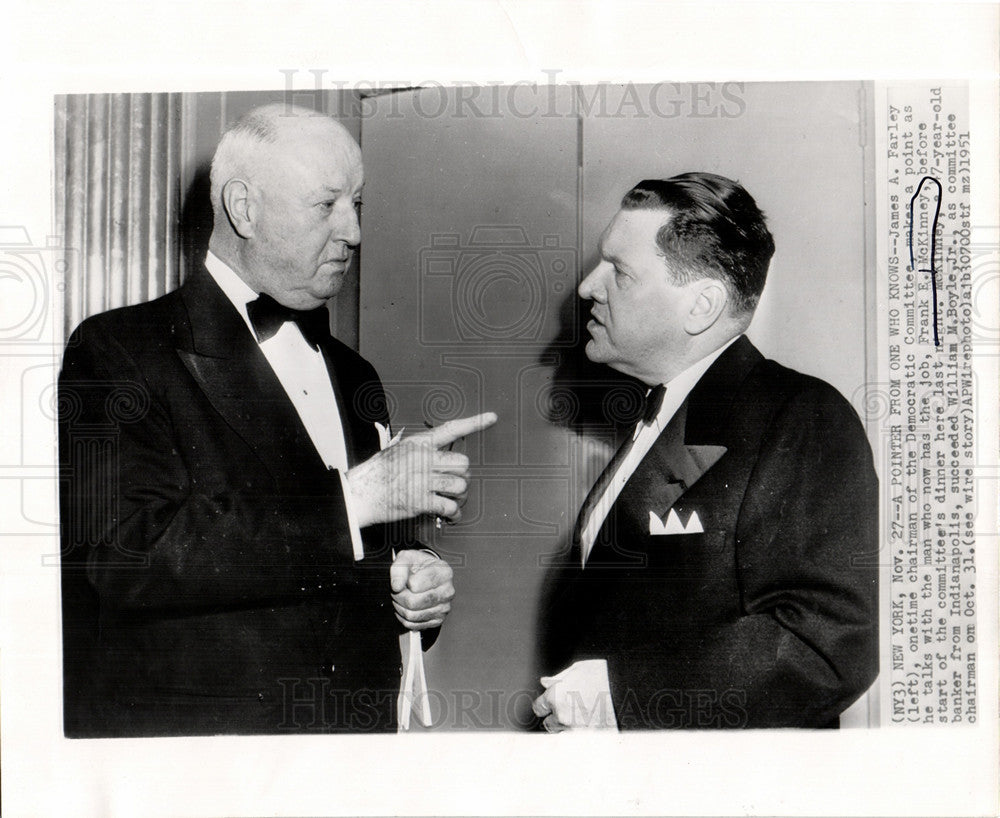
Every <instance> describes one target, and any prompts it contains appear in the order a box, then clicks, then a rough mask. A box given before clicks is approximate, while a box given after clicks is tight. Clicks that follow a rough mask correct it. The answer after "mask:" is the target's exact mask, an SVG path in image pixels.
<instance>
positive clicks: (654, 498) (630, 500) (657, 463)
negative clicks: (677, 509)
mask: <svg viewBox="0 0 1000 818" xmlns="http://www.w3.org/2000/svg"><path fill="white" fill-rule="evenodd" d="M687 409H688V402H687V401H685V402H684V403H682V404H681V406H680V408H679V409H678V410H677V412H675V413H674V416H673V418H671V420H670V422H669V423H668V424H667V428H666V429H664V430H663V432H662V434H660V436H659V437H658V438H657V439H656V442H655V443H654V444H653V446H652V448H651V449H650V450H649V452H647V454H646V456H645V457H644V458H643V459H642V462H641V463H639V465H638V467H637V468H636V470H635V472H634V473H633V474H632V477H631V479H630V480H629V481H628V483H626V484H625V488H624V489H622V493H621V494H620V495H619V497H618V502H619V503H626V504H627V505H628V507H630V508H637V509H639V510H640V511H641V512H642V513H643V514H645V513H646V512H648V511H654V512H656V513H657V514H666V512H667V511H668V510H669V509H670V507H671V506H673V505H674V503H676V502H677V500H678V499H680V497H681V496H682V495H683V494H684V492H686V491H687V490H688V489H690V488H691V486H693V485H694V484H695V483H697V482H698V480H700V479H701V476H702V475H703V474H705V472H707V471H708V470H709V469H710V468H712V466H714V465H715V464H716V462H718V460H719V458H721V457H722V455H724V454H725V453H726V447H725V446H709V445H698V446H692V445H685V443H684V437H685V432H686V427H687Z"/></svg>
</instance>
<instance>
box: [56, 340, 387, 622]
mask: <svg viewBox="0 0 1000 818" xmlns="http://www.w3.org/2000/svg"><path fill="white" fill-rule="evenodd" d="M59 415H60V420H59V427H60V428H59V432H60V436H59V459H60V474H61V492H60V493H61V517H62V520H61V530H62V558H63V565H64V570H69V571H78V572H82V573H85V575H86V578H87V580H88V581H89V583H90V585H91V586H92V587H93V588H94V589H95V590H96V592H97V594H98V596H99V597H100V601H101V606H102V609H104V610H116V609H117V610H142V609H175V610H178V611H189V610H194V609H202V610H204V609H209V610H211V609H217V608H220V607H224V606H234V605H243V604H247V603H258V604H259V603H260V602H262V601H267V600H272V599H273V600H288V599H289V598H292V599H294V598H296V597H304V596H305V595H310V594H316V593H329V592H330V591H331V589H332V587H333V586H334V585H336V584H339V583H351V582H355V581H356V580H357V578H358V575H359V572H360V571H366V570H373V569H374V566H370V567H369V566H365V567H363V568H362V567H359V566H361V565H362V563H359V564H357V565H356V564H355V562H354V557H353V549H352V544H351V536H350V531H349V527H348V525H347V521H346V508H345V505H344V498H343V492H342V488H341V483H340V480H339V479H338V475H337V474H336V473H335V472H329V473H328V474H324V475H322V479H317V480H310V481H300V482H297V483H296V484H295V485H294V486H293V487H292V486H288V485H286V486H284V487H283V486H281V485H277V484H276V483H275V482H274V481H271V484H270V485H265V484H264V483H263V482H262V481H260V480H257V481H256V482H248V483H247V484H246V485H230V486H226V487H225V488H224V489H219V488H218V487H215V488H210V487H208V486H206V485H204V482H205V481H202V480H200V479H199V475H197V474H192V473H190V471H189V469H188V467H187V465H186V463H185V459H184V457H182V454H181V451H182V444H181V442H180V438H179V437H178V435H177V434H176V431H177V430H176V429H175V428H174V427H173V423H172V418H171V413H170V407H169V402H168V401H166V400H164V398H163V396H162V395H160V394H157V392H156V391H155V390H154V389H153V388H151V386H150V383H149V382H148V381H147V379H146V378H145V377H144V373H143V371H142V367H141V366H140V365H139V364H138V363H137V361H136V359H135V357H134V356H133V355H132V354H130V352H129V351H128V350H127V349H126V348H125V347H124V346H123V345H122V344H121V343H119V342H118V341H117V340H116V338H115V337H113V335H112V333H110V332H106V331H101V329H99V328H95V327H93V326H92V325H88V326H87V332H85V333H81V332H79V331H78V332H77V333H75V334H74V337H73V338H71V340H70V343H69V345H68V347H67V351H66V354H65V357H64V360H63V367H62V371H61V373H60V377H59ZM379 570H384V567H382V566H380V567H379Z"/></svg>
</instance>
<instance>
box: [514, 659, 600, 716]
mask: <svg viewBox="0 0 1000 818" xmlns="http://www.w3.org/2000/svg"><path fill="white" fill-rule="evenodd" d="M540 681H541V684H542V687H544V688H545V692H544V693H543V694H542V695H541V696H539V697H538V698H537V699H535V702H534V704H533V705H532V710H534V713H535V715H536V716H538V717H539V718H540V719H543V721H542V726H543V727H544V728H545V729H546V730H547V731H548V732H550V733H561V732H562V731H563V730H571V729H578V728H590V729H600V728H615V727H617V726H618V722H617V721H616V720H615V709H614V705H613V704H612V702H611V684H610V682H609V680H608V663H607V662H606V661H605V660H604V659H587V660H584V661H581V662H574V663H573V664H572V665H570V666H569V667H568V668H566V669H565V670H564V671H562V672H561V673H557V674H556V675H555V676H542V678H541V680H540Z"/></svg>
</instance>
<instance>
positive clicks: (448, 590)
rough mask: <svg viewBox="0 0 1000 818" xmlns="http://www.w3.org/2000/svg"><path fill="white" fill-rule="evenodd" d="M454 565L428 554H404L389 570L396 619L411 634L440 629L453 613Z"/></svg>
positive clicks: (412, 552) (408, 551)
mask: <svg viewBox="0 0 1000 818" xmlns="http://www.w3.org/2000/svg"><path fill="white" fill-rule="evenodd" d="M451 577H452V572H451V566H450V565H448V563H446V562H445V561H444V560H443V559H441V558H440V557H437V556H435V555H434V554H431V553H430V552H428V551H415V550H406V551H400V552H399V556H397V557H396V559H395V560H394V561H393V563H392V565H391V566H390V567H389V585H390V586H391V588H392V607H393V608H395V609H396V619H398V620H399V621H400V622H402V623H403V625H404V626H405V627H406V628H408V629H409V630H411V631H423V630H427V629H428V628H437V627H439V626H440V625H441V623H443V622H444V618H445V617H446V616H447V615H448V611H450V610H451V600H452V599H453V598H454V597H455V586H454V585H452V584H451Z"/></svg>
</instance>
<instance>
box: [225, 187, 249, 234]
mask: <svg viewBox="0 0 1000 818" xmlns="http://www.w3.org/2000/svg"><path fill="white" fill-rule="evenodd" d="M252 198H253V191H252V189H251V188H250V184H249V183H248V182H245V181H244V180H243V179H230V180H229V181H228V182H226V183H225V184H224V185H223V186H222V207H223V208H224V209H225V211H226V217H227V218H228V219H229V223H230V224H231V225H232V227H233V230H235V231H236V235H238V236H240V237H241V238H244V239H247V238H250V237H251V236H253V232H254V224H253V216H254V207H253V203H252V201H251V200H252Z"/></svg>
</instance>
